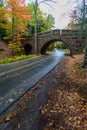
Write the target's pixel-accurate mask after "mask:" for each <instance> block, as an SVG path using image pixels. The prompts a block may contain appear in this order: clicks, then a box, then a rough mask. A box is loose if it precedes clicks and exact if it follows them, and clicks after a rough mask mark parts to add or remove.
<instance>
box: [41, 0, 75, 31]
mask: <svg viewBox="0 0 87 130" xmlns="http://www.w3.org/2000/svg"><path fill="white" fill-rule="evenodd" d="M55 1H56V0H55ZM75 1H76V0H57V3H56V4H54V3H50V5H51V7H52V8H53V9H52V8H51V7H49V6H48V5H46V4H43V3H42V4H40V5H39V6H40V8H41V10H42V11H44V12H46V13H50V14H52V15H53V17H54V18H55V28H56V29H63V28H65V27H66V25H67V24H68V23H69V21H70V17H69V14H68V12H70V11H71V10H72V9H73V8H74V6H75Z"/></svg>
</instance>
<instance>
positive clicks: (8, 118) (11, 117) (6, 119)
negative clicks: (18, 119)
mask: <svg viewBox="0 0 87 130" xmlns="http://www.w3.org/2000/svg"><path fill="white" fill-rule="evenodd" d="M15 116H17V112H16V111H13V113H9V114H8V115H7V116H6V117H5V119H4V120H5V122H8V121H10V120H12V119H13V118H14V117H15Z"/></svg>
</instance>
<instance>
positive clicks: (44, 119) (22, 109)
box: [0, 56, 87, 130]
mask: <svg viewBox="0 0 87 130" xmlns="http://www.w3.org/2000/svg"><path fill="white" fill-rule="evenodd" d="M80 57H81V58H82V56H75V58H74V59H72V58H70V57H65V58H64V59H63V60H62V61H61V63H60V64H59V65H58V66H57V67H56V68H54V70H52V71H51V72H50V73H49V74H48V75H47V76H45V77H44V78H43V79H42V80H41V81H40V82H39V83H38V84H37V85H36V86H35V87H34V88H32V89H31V90H30V91H29V92H28V93H27V94H25V95H24V96H23V97H22V98H21V99H20V100H19V101H18V102H17V103H15V104H14V105H13V106H12V107H11V108H9V109H8V111H7V112H5V113H3V114H2V115H1V116H0V117H1V119H0V122H1V124H0V130H12V129H13V130H17V129H18V130H86V129H87V82H86V81H87V71H84V69H81V64H80V63H79V61H77V59H80ZM82 79H84V80H82Z"/></svg>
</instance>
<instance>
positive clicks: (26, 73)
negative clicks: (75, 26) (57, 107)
mask: <svg viewBox="0 0 87 130" xmlns="http://www.w3.org/2000/svg"><path fill="white" fill-rule="evenodd" d="M63 56H64V52H63V51H58V50H56V51H55V52H54V53H52V54H51V55H45V56H42V57H38V58H36V59H33V60H24V61H20V62H16V63H11V64H7V65H1V66H0V114H1V113H2V112H3V111H5V110H6V109H7V108H8V107H9V106H10V105H11V104H13V103H14V102H15V101H16V100H18V98H20V97H21V96H22V95H23V94H24V93H26V92H27V91H28V90H29V89H30V88H31V87H34V85H35V84H36V83H37V82H38V81H39V80H40V79H41V78H42V77H43V76H45V75H46V74H47V73H48V72H49V71H51V70H52V69H53V68H54V67H55V66H56V65H57V64H58V63H59V62H60V60H61V59H62V57H63Z"/></svg>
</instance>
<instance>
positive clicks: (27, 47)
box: [24, 44, 32, 55]
mask: <svg viewBox="0 0 87 130" xmlns="http://www.w3.org/2000/svg"><path fill="white" fill-rule="evenodd" d="M24 53H25V55H29V54H31V53H32V46H31V45H30V44H25V45H24Z"/></svg>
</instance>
